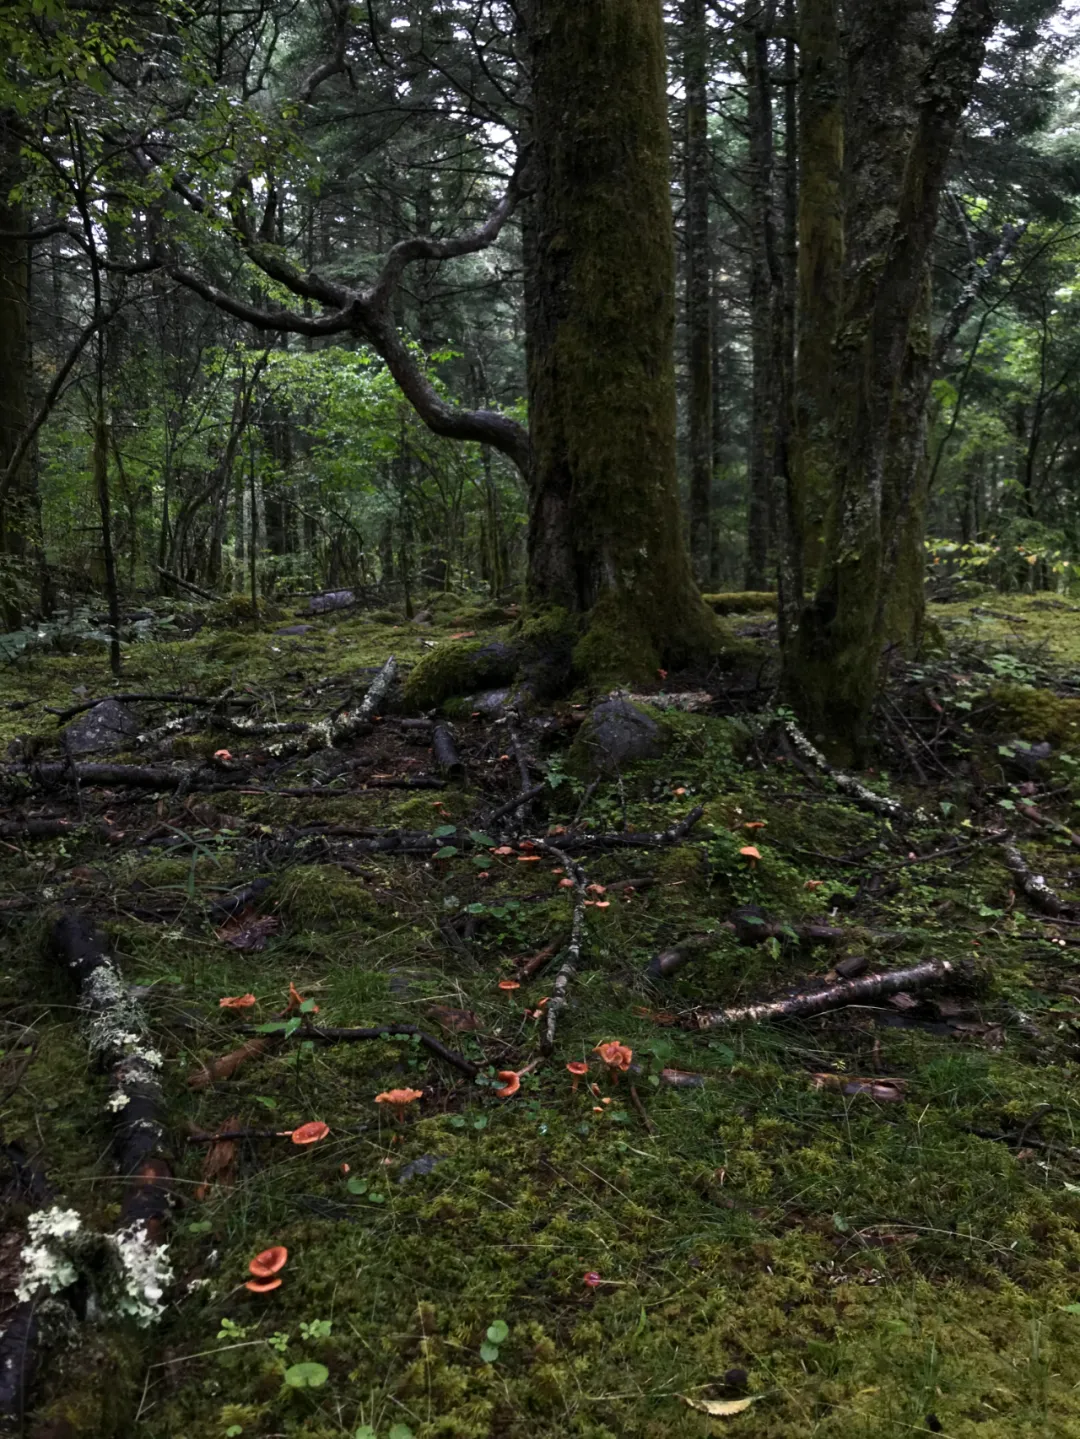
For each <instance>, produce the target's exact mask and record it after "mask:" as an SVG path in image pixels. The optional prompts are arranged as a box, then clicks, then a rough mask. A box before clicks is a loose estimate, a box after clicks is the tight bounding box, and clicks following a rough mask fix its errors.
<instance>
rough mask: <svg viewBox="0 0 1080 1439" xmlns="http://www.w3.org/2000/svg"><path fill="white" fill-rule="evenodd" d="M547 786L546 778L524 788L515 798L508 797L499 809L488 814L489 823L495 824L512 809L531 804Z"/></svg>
mask: <svg viewBox="0 0 1080 1439" xmlns="http://www.w3.org/2000/svg"><path fill="white" fill-rule="evenodd" d="M547 787H548V782H547V780H546V779H545V780H541V782H540V783H539V784H534V785H531V786H530V787H529V788H528V789H525V790H522V792H521V793H520V794H516V795H515V796H514V798H513V799H508V800H507V801H506V803H505V804H501V805H500V806H499V808H498V809H495V810H492V812H491V813H490V814H489V815H488V819H487V822H488V824H494V823H495V821H496V820H499V819H504V818H505V817H506V815H508V814H509V813H510V811H511V810H514V809H520V808H521V807H522V806H523V805H526V804H529V803H530V802H531V801H532V800H534V799H537V798H538V797H539V796H540V795H542V794H543V793H544V791H545V790H546V789H547Z"/></svg>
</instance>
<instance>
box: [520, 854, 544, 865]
mask: <svg viewBox="0 0 1080 1439" xmlns="http://www.w3.org/2000/svg"><path fill="white" fill-rule="evenodd" d="M539 863H540V856H539V855H538V854H519V855H518V864H539Z"/></svg>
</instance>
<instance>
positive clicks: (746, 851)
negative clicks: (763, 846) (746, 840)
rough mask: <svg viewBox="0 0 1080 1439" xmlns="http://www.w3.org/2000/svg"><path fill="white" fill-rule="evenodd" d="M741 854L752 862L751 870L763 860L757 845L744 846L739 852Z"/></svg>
mask: <svg viewBox="0 0 1080 1439" xmlns="http://www.w3.org/2000/svg"><path fill="white" fill-rule="evenodd" d="M739 853H740V854H741V855H744V856H745V857H746V858H747V859H748V860H749V861H750V868H751V869H753V868H754V867H755V865H756V864H757V862H758V860H759V859H760V858H761V850H760V849H758V847H757V845H754V844H744V845H743V847H742V849H740V850H739Z"/></svg>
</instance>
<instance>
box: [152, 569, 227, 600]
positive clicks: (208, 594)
mask: <svg viewBox="0 0 1080 1439" xmlns="http://www.w3.org/2000/svg"><path fill="white" fill-rule="evenodd" d="M154 568H155V569H156V570H157V572H158V574H159V575H161V577H162V579H166V580H168V581H169V582H170V584H174V585H179V586H180V588H181V589H183V590H190V591H191V593H192V594H193V595H198V597H199V599H201V600H210V601H212V602H213V603H215V604H216V603H217V601H218V598H219V596H218V595H215V594H214V593H213V592H212V591H210V590H204V589H202V588H201V587H200V586H199V585H193V584H192V583H191V581H190V580H185V579H184V578H183V576H182V575H176V574H173V572H172V570H166V569H163V568H162V566H161V565H155V566H154Z"/></svg>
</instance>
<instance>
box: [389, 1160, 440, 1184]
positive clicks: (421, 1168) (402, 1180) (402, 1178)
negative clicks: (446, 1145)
mask: <svg viewBox="0 0 1080 1439" xmlns="http://www.w3.org/2000/svg"><path fill="white" fill-rule="evenodd" d="M445 1158H446V1155H445V1154H421V1156H420V1158H419V1159H413V1160H410V1162H409V1163H408V1164H406V1166H405V1168H404V1169H403V1170H402V1171H401V1173H400V1174H399V1175H398V1180H397V1182H398V1183H399V1184H408V1182H409V1180H410V1179H415V1178H417V1176H418V1175H424V1174H430V1173H431V1171H432V1170H433V1169H434V1168H435V1166H436V1164H441V1163H442V1162H443V1160H444V1159H445Z"/></svg>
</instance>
